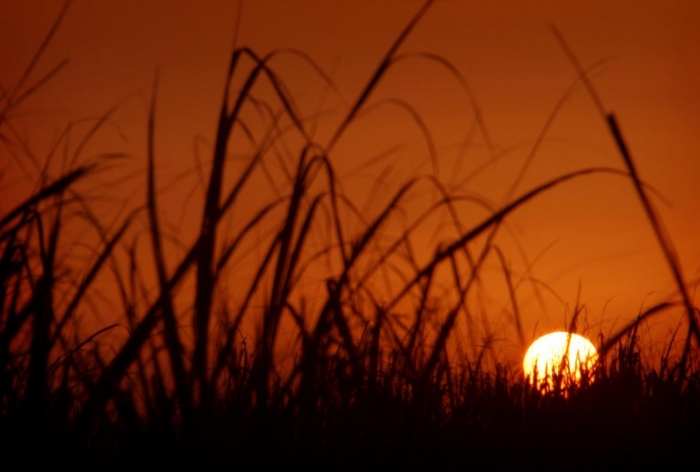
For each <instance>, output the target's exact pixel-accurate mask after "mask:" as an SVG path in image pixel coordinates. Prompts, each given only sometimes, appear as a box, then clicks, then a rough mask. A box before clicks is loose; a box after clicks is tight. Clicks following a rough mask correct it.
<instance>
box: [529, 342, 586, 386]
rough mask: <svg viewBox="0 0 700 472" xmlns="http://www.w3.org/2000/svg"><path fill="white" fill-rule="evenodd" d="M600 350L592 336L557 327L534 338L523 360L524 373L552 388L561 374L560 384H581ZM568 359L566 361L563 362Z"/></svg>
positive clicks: (531, 380)
mask: <svg viewBox="0 0 700 472" xmlns="http://www.w3.org/2000/svg"><path fill="white" fill-rule="evenodd" d="M597 359H598V353H597V351H596V348H595V346H593V343H591V342H590V341H589V340H588V339H586V338H584V337H583V336H580V335H578V334H573V333H567V332H564V331H557V332H554V333H549V334H546V335H544V336H542V337H540V338H538V339H537V340H536V341H535V342H533V343H532V344H531V345H530V347H529V349H528V350H527V352H526V353H525V358H524V360H523V373H524V374H525V376H526V377H527V378H528V379H529V380H530V383H532V384H534V383H535V380H537V384H538V385H539V386H540V388H547V387H549V388H550V389H551V388H553V387H554V386H555V382H554V381H555V380H556V379H558V378H559V376H560V375H561V381H560V383H559V386H560V387H562V388H566V387H567V386H571V385H574V384H580V382H581V379H582V377H583V375H585V374H588V375H589V377H588V378H589V380H592V376H590V374H589V371H590V370H591V369H592V368H593V366H594V365H595V362H596V360H597ZM562 361H564V362H562Z"/></svg>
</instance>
